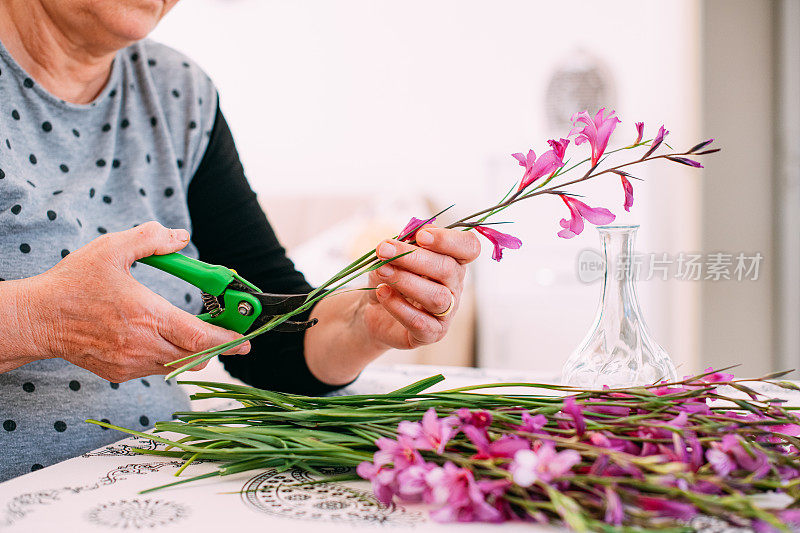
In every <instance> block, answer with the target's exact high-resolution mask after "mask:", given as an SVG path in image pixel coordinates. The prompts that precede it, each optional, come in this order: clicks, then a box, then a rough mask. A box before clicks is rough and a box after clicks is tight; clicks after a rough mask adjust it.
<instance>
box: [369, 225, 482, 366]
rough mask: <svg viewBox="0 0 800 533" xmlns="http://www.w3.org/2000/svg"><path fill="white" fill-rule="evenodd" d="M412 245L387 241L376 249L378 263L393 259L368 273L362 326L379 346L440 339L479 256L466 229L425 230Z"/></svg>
mask: <svg viewBox="0 0 800 533" xmlns="http://www.w3.org/2000/svg"><path fill="white" fill-rule="evenodd" d="M416 241H417V242H416V245H413V244H409V243H406V242H401V241H398V240H394V239H389V240H386V241H383V242H381V243H380V244H379V245H378V247H377V253H378V257H379V258H380V259H381V260H386V259H391V258H392V257H395V256H397V255H400V254H403V253H405V252H409V251H411V252H412V253H410V254H407V255H404V256H403V257H400V258H398V259H395V260H394V261H392V262H391V263H388V264H386V265H383V266H381V267H380V268H379V269H378V270H376V271H373V272H370V275H369V286H370V287H376V286H377V289H375V290H371V291H369V292H368V293H367V295H366V296H365V303H366V305H365V307H364V308H363V319H364V325H365V326H366V329H367V333H368V335H369V337H370V340H371V341H373V342H374V343H375V345H376V346H379V347H383V348H385V347H391V348H399V349H404V350H407V349H411V348H416V347H418V346H422V345H425V344H431V343H434V342H437V341H439V340H441V338H442V337H444V335H445V333H447V330H448V328H449V327H450V324H451V322H452V320H453V316H454V315H455V313H456V311H457V309H458V304H459V302H460V300H461V293H462V292H463V290H464V275H465V274H466V268H465V265H467V264H468V263H471V262H472V261H474V260H475V259H477V257H478V256H479V255H480V252H481V245H480V242H479V241H478V238H477V237H476V236H475V235H474V234H473V233H472V232H469V231H461V230H455V229H444V228H437V227H435V226H433V225H427V226H424V227H423V228H422V229H420V230H419V231H418V232H417V235H416Z"/></svg>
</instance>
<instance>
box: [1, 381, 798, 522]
mask: <svg viewBox="0 0 800 533" xmlns="http://www.w3.org/2000/svg"><path fill="white" fill-rule="evenodd" d="M437 372H442V373H443V374H444V375H445V376H447V378H448V379H447V380H446V381H445V382H443V383H441V384H439V385H438V386H437V388H440V389H442V388H451V387H456V386H461V385H469V384H474V383H487V382H490V381H502V382H513V381H537V380H536V379H534V377H533V376H531V375H530V374H527V375H526V374H523V373H517V372H510V371H489V370H477V369H463V368H445V369H441V368H434V367H425V366H398V367H372V368H370V369H368V370H366V371H365V372H364V373H363V374H362V376H361V377H360V378H359V379H358V380H357V381H356V382H355V383H354V384H353V385H351V386H350V387H348V389H347V390H345V391H343V392H344V393H369V392H385V391H388V390H391V389H393V388H398V387H401V386H403V385H406V384H408V383H411V382H412V381H415V380H417V379H421V378H423V377H427V376H430V375H432V374H435V373H437ZM554 378H555V377H554V376H542V377H539V379H538V381H547V382H553V381H554ZM529 392H530V390H529ZM781 395H782V396H783V397H786V396H787V395H786V394H785V393H784V392H783V391H782V394H781ZM203 408H204V409H206V408H209V406H208V404H205V405H204V406H203ZM131 446H137V447H146V448H154V447H155V446H156V443H155V442H153V441H151V440H149V439H143V438H139V437H134V438H129V439H125V440H122V441H119V442H117V443H115V444H113V445H110V446H106V447H104V448H100V449H98V450H95V451H93V452H90V453H87V454H85V455H83V456H81V457H76V458H74V459H70V460H68V461H64V462H62V463H59V464H56V465H53V466H51V467H48V468H45V469H42V470H39V471H36V472H32V473H30V474H27V475H24V476H21V477H19V478H15V479H12V480H10V481H7V482H5V483H1V484H0V530H3V531H47V530H51V529H52V528H57V529H58V530H59V531H89V532H91V531H110V530H114V529H127V530H148V531H164V532H168V531H189V530H191V531H197V532H199V531H212V530H213V531H231V530H232V529H233V528H234V527H235V528H236V529H241V530H242V531H245V530H258V531H268V532H275V531H288V530H291V531H292V532H293V533H305V532H309V533H312V532H313V533H320V532H322V531H324V532H326V533H327V532H330V533H338V532H351V531H352V530H353V528H357V529H359V530H361V531H365V532H368V531H369V530H375V529H385V528H390V529H391V530H392V531H399V530H407V529H413V530H415V531H419V532H426V531H429V530H436V531H443V530H453V531H455V530H456V529H457V530H458V532H459V533H478V532H482V533H485V532H486V531H487V529H493V528H497V527H502V528H503V531H505V532H511V531H512V530H516V529H520V530H525V531H527V532H536V531H556V530H555V529H553V528H544V527H539V526H534V525H530V524H503V525H502V526H499V525H487V524H458V525H454V524H448V525H443V524H438V523H435V522H431V521H430V519H429V518H428V516H427V509H426V508H425V506H422V505H391V506H389V507H385V506H383V505H381V504H379V503H378V502H377V501H376V500H375V498H374V497H373V496H372V492H371V490H370V487H369V484H368V483H366V482H346V483H330V484H314V485H305V486H301V487H297V486H294V487H293V486H291V485H292V484H294V483H296V482H297V481H299V480H308V479H309V476H308V474H305V473H303V472H301V471H289V472H284V473H279V472H277V471H276V470H274V469H272V470H265V471H253V472H246V473H242V474H239V475H234V476H226V477H219V478H211V479H207V480H201V481H198V482H193V483H190V484H186V485H182V486H178V487H174V488H169V489H164V490H160V491H157V492H154V493H149V494H145V495H140V494H138V492H139V491H141V490H143V489H147V488H151V487H154V486H158V485H162V484H165V483H170V482H173V481H176V480H177V478H175V477H174V474H175V472H176V470H177V469H178V468H179V467H180V466H181V465H182V464H183V461H180V460H173V459H170V458H167V457H158V456H148V455H141V454H136V453H134V452H132V451H131V450H130V447H131ZM214 468H215V467H214V464H213V463H195V464H192V465H190V466H189V467H188V468H187V469H186V470H185V471H184V472H183V474H182V476H186V477H191V476H195V475H198V474H202V473H205V472H210V471H212V470H214ZM726 531H733V530H726Z"/></svg>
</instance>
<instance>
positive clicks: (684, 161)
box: [667, 156, 703, 168]
mask: <svg viewBox="0 0 800 533" xmlns="http://www.w3.org/2000/svg"><path fill="white" fill-rule="evenodd" d="M667 159H669V160H670V161H674V162H675V163H680V164H681V165H686V166H687V167H694V168H703V165H702V164H700V162H699V161H695V160H694V159H689V158H688V157H678V156H667Z"/></svg>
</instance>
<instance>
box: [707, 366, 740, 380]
mask: <svg viewBox="0 0 800 533" xmlns="http://www.w3.org/2000/svg"><path fill="white" fill-rule="evenodd" d="M704 372H711V373H710V374H708V375H707V376H703V377H701V378H700V381H704V382H706V383H721V382H727V381H731V380H732V379H733V374H725V373H724V372H714V369H713V368H712V367H708V368H706V369H705V370H704Z"/></svg>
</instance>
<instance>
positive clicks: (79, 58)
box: [0, 1, 116, 104]
mask: <svg viewBox="0 0 800 533" xmlns="http://www.w3.org/2000/svg"><path fill="white" fill-rule="evenodd" d="M0 41H2V42H3V45H4V46H5V48H6V49H7V50H8V52H9V53H10V54H11V56H12V57H13V58H14V59H15V60H16V62H17V63H19V64H20V66H21V67H22V68H23V69H25V71H26V72H27V73H28V74H30V75H31V76H32V77H33V78H34V79H35V80H36V83H38V84H39V85H41V86H42V87H43V88H44V89H46V90H47V91H48V92H50V93H51V94H53V95H55V96H57V97H58V98H61V99H62V100H65V101H67V102H72V103H76V104H86V103H89V102H91V101H92V100H94V99H95V98H96V97H97V95H98V94H100V92H101V91H102V90H103V87H105V84H106V82H107V81H108V78H109V76H110V75H111V65H112V63H113V61H114V55H115V53H116V50H115V49H114V48H113V47H106V48H104V47H98V46H94V47H89V46H87V45H86V43H85V41H83V40H82V39H80V37H79V35H70V34H69V33H68V32H67V31H64V29H62V28H59V26H58V24H57V22H56V21H54V20H52V19H51V17H50V16H49V14H48V13H47V10H46V9H45V8H44V7H43V6H42V5H41V4H40V3H39V2H36V1H24V2H13V1H12V2H0Z"/></svg>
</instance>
